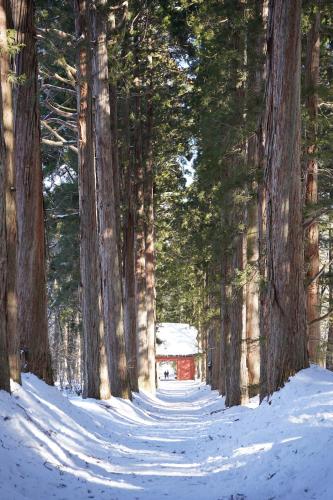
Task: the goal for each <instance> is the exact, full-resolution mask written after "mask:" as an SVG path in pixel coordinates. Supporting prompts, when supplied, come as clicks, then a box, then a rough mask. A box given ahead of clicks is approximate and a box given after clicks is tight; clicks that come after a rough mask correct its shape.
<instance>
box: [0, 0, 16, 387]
mask: <svg viewBox="0 0 333 500" xmlns="http://www.w3.org/2000/svg"><path fill="white" fill-rule="evenodd" d="M0 7H1V23H2V24H1V44H2V48H3V50H2V53H1V82H0V83H1V99H2V117H1V119H2V126H3V131H4V134H3V135H4V146H5V155H4V162H5V176H4V177H5V214H6V244H7V279H6V312H7V342H8V356H9V369H10V377H11V378H12V379H13V380H14V381H15V382H19V383H20V382H21V363H20V337H19V333H18V328H17V315H18V311H17V283H16V281H17V261H16V258H17V207H16V165H15V140H14V107H13V93H12V84H11V81H10V57H9V50H8V49H9V47H8V43H7V33H6V29H8V28H9V27H11V9H10V4H9V2H8V1H5V0H3V1H1V3H0Z"/></svg>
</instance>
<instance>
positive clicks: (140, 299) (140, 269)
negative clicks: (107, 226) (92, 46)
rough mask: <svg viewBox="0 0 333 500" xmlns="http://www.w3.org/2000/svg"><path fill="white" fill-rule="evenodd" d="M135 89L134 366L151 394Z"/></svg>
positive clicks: (141, 386) (141, 384)
mask: <svg viewBox="0 0 333 500" xmlns="http://www.w3.org/2000/svg"><path fill="white" fill-rule="evenodd" d="M135 83H136V89H135V98H134V99H135V116H136V119H135V125H134V135H135V137H134V142H135V146H134V149H135V170H136V250H135V251H136V254H135V267H136V270H135V273H136V314H137V321H136V328H137V349H138V354H137V363H138V384H139V390H144V391H150V390H151V387H150V378H149V364H148V332H147V303H146V255H145V252H146V248H145V200H144V166H143V152H142V123H141V96H140V91H141V87H140V83H139V78H138V77H136V82H135Z"/></svg>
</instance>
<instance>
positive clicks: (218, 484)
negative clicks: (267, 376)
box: [0, 367, 333, 500]
mask: <svg viewBox="0 0 333 500" xmlns="http://www.w3.org/2000/svg"><path fill="white" fill-rule="evenodd" d="M90 498H94V499H98V500H100V499H101V500H103V499H105V500H115V499H126V500H136V499H140V500H146V499H147V500H148V499H149V500H160V499H163V498H169V499H176V500H183V499H191V500H218V499H229V500H231V499H232V500H236V499H238V500H241V499H245V498H246V499H247V500H261V499H263V500H268V499H288V500H289V499H292V500H298V499H300V500H301V499H302V500H303V499H312V500H314V499H318V500H331V499H332V498H333V373H331V372H328V371H326V370H323V369H320V368H316V367H311V368H309V369H307V370H304V371H302V372H300V373H299V374H298V375H297V376H296V377H294V378H293V379H292V380H291V382H290V383H288V384H287V385H286V387H285V388H284V389H282V390H281V391H280V392H278V393H276V394H275V395H274V396H273V397H272V399H271V401H270V402H269V403H268V402H264V403H263V404H262V405H260V406H258V402H257V400H253V401H251V403H250V404H249V405H248V406H247V407H235V408H231V409H225V407H224V404H223V398H221V397H219V396H218V394H217V393H216V392H214V391H210V389H209V388H208V387H207V386H204V385H203V384H200V383H199V382H192V381H188V382H178V381H167V382H162V383H161V387H160V389H159V390H158V392H157V395H156V397H151V396H147V395H145V394H140V395H135V398H134V401H133V402H129V401H124V400H119V399H115V398H111V399H110V400H109V401H106V402H99V401H94V400H82V399H80V398H73V399H68V398H67V397H66V396H64V395H63V394H62V393H60V392H59V391H58V390H57V389H56V388H54V387H48V386H46V385H45V384H44V383H43V382H41V381H40V380H38V379H37V378H36V377H35V376H33V375H30V374H28V375H24V376H23V387H19V386H18V385H15V384H14V385H13V394H12V396H10V395H8V394H6V393H4V392H0V499H1V500H23V499H29V500H49V499H56V500H72V499H74V500H76V499H77V500H83V499H90Z"/></svg>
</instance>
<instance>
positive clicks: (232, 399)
mask: <svg viewBox="0 0 333 500" xmlns="http://www.w3.org/2000/svg"><path fill="white" fill-rule="evenodd" d="M235 211H236V210H235ZM236 212H237V211H236ZM238 215H239V214H238ZM231 262H232V270H233V273H234V271H235V270H238V271H245V269H246V264H247V259H246V234H243V233H242V234H239V235H237V236H236V238H235V243H234V248H233V254H232V257H231ZM233 278H235V276H233ZM229 286H230V294H231V295H230V297H229V304H228V306H229V309H230V330H231V331H230V346H229V349H230V350H229V359H230V361H229V371H230V377H229V379H230V385H229V388H228V390H227V394H226V406H234V405H239V404H244V403H246V402H247V401H248V374H247V366H246V357H247V343H246V286H245V285H244V286H243V285H242V286H239V285H229Z"/></svg>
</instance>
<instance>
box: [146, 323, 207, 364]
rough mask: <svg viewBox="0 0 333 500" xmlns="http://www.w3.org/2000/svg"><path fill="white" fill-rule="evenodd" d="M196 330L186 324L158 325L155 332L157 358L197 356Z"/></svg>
mask: <svg viewBox="0 0 333 500" xmlns="http://www.w3.org/2000/svg"><path fill="white" fill-rule="evenodd" d="M197 335H198V330H197V329H196V328H194V326H190V325H188V324H186V323H159V324H158V325H157V330H156V337H157V341H156V355H157V356H177V355H178V356H185V355H190V354H197V353H198V352H199V346H198V341H197Z"/></svg>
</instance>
